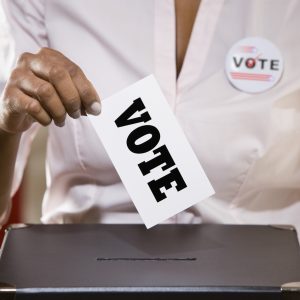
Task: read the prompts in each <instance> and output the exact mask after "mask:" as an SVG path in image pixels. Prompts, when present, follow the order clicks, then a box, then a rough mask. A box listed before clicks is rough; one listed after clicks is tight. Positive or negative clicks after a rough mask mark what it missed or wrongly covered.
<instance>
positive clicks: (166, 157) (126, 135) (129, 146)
mask: <svg viewBox="0 0 300 300" xmlns="http://www.w3.org/2000/svg"><path fill="white" fill-rule="evenodd" d="M89 118H90V121H91V122H92V125H93V127H94V128H95V130H96V132H97V134H98V136H99V138H100V139H101V141H102V143H103V144H104V147H105V148H106V151H107V153H108V155H109V157H110V158H111V160H112V162H113V164H114V166H115V168H116V170H117V171H118V173H119V175H120V178H121V179H122V181H123V183H124V185H125V187H126V189H127V191H128V193H129V195H130V197H131V199H132V201H133V202H134V204H135V206H136V208H137V210H138V212H139V214H140V216H141V218H142V219H143V221H144V223H145V225H146V227H147V228H150V227H152V226H154V225H156V224H158V223H160V222H162V221H164V220H166V219H168V218H170V217H172V216H173V215H175V214H177V213H179V212H181V211H182V210H185V209H186V208H188V207H190V206H192V205H194V204H196V203H197V202H199V201H200V200H202V199H204V198H207V197H209V196H210V195H212V194H213V193H214V191H213V188H212V186H211V184H210V182H209V180H208V178H207V177H206V175H205V173H204V171H203V169H202V167H201V165H200V163H199V161H198V159H197V157H196V155H195V154H194V152H193V150H192V148H191V146H190V145H189V143H188V141H187V139H186V137H185V135H184V133H183V131H182V129H181V128H180V126H179V124H178V122H177V120H176V118H175V116H174V115H173V113H172V111H171V109H170V107H169V105H168V103H167V101H166V99H165V97H164V95H163V94H162V92H161V90H160V88H159V85H158V83H157V82H156V80H155V78H154V76H153V75H150V76H148V77H146V78H144V79H142V80H140V81H138V82H136V83H135V84H133V85H131V86H129V87H127V88H126V89H124V90H122V91H121V92H119V93H117V94H115V95H113V96H111V97H109V98H107V99H105V100H103V101H102V113H101V114H100V116H89ZM199 138H200V139H201V137H199Z"/></svg>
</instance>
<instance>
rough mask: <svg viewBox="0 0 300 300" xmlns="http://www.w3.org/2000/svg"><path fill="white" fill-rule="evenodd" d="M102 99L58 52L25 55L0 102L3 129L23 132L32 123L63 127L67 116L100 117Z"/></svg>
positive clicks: (77, 69) (44, 51)
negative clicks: (87, 114)
mask: <svg viewBox="0 0 300 300" xmlns="http://www.w3.org/2000/svg"><path fill="white" fill-rule="evenodd" d="M100 111H101V105H100V99H99V96H98V95H97V92H96V90H95V88H94V87H93V85H92V84H91V82H90V81H89V80H88V79H87V78H86V76H85V75H84V73H83V72H82V70H81V69H80V68H79V67H78V66H77V65H76V64H74V63H73V62H72V61H70V60H69V59H68V58H66V57H65V56H64V55H63V54H61V53H60V52H58V51H55V50H53V49H49V48H42V49H41V50H40V51H39V52H38V53H37V54H31V53H23V54H22V55H21V56H20V58H19V59H18V62H17V66H16V68H15V69H14V70H13V71H12V73H11V76H10V78H9V80H8V82H7V84H6V87H5V89H4V92H3V94H2V96H1V99H0V130H2V131H6V132H7V133H12V134H14V133H20V132H23V131H25V130H27V129H28V128H29V127H30V126H31V125H32V123H33V122H38V123H40V124H42V125H44V126H47V125H49V124H50V123H51V121H52V120H53V121H54V123H55V125H57V126H60V127H61V126H63V125H64V123H65V118H66V114H68V115H69V116H70V117H72V118H74V119H77V118H79V117H80V116H81V114H86V113H89V114H94V115H98V114H99V113H100Z"/></svg>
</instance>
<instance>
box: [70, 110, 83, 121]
mask: <svg viewBox="0 0 300 300" xmlns="http://www.w3.org/2000/svg"><path fill="white" fill-rule="evenodd" d="M80 116H81V111H80V109H78V110H76V111H75V112H73V113H72V114H71V117H72V118H73V119H78V118H80Z"/></svg>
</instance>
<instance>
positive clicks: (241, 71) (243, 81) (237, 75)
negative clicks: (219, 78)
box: [225, 37, 283, 93]
mask: <svg viewBox="0 0 300 300" xmlns="http://www.w3.org/2000/svg"><path fill="white" fill-rule="evenodd" d="M225 71H226V75H227V78H228V80H229V81H230V83H231V84H232V85H233V86H234V87H235V88H237V89H238V90H240V91H242V92H246V93H260V92H264V91H267V90H269V89H270V88H272V87H273V86H275V85H276V84H277V83H278V81H279V80H280V78H281V76H282V73H283V59H282V55H281V53H280V51H279V49H278V48H277V47H276V46H275V45H274V44H273V43H271V42H270V41H268V40H266V39H264V38H260V37H249V38H245V39H242V40H240V41H238V42H237V43H236V44H234V45H233V46H232V47H231V49H230V50H229V52H228V54H227V56H226V64H225Z"/></svg>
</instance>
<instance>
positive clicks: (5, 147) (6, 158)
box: [0, 129, 21, 215]
mask: <svg viewBox="0 0 300 300" xmlns="http://www.w3.org/2000/svg"><path fill="white" fill-rule="evenodd" d="M20 137H21V134H9V133H6V132H4V131H2V130H1V129H0V215H1V214H2V213H3V212H4V210H5V208H6V207H7V204H8V201H9V199H10V194H11V187H12V180H13V175H14V167H15V161H16V156H17V152H18V148H19V142H20Z"/></svg>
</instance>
